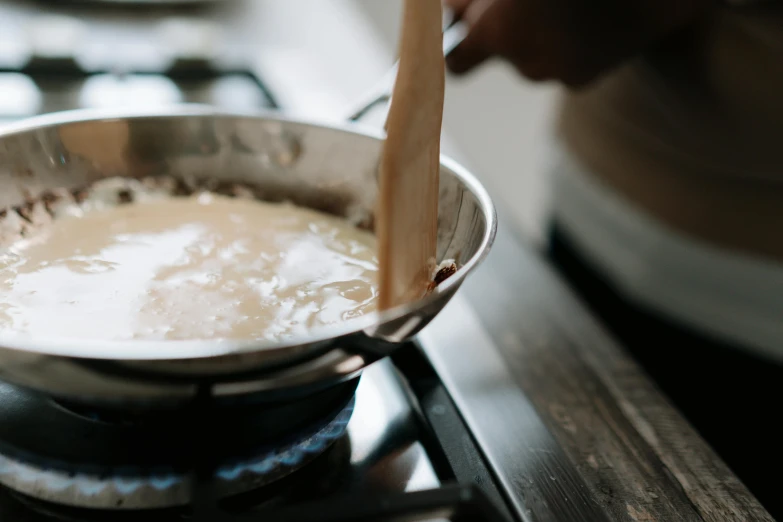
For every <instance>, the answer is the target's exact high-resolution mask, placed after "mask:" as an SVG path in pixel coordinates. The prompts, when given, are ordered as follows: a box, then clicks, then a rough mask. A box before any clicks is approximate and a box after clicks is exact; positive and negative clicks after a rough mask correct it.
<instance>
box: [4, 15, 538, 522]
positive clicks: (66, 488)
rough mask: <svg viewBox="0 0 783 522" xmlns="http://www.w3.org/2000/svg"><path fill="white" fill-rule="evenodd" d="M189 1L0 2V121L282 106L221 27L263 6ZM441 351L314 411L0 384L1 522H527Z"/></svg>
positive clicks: (377, 368)
mask: <svg viewBox="0 0 783 522" xmlns="http://www.w3.org/2000/svg"><path fill="white" fill-rule="evenodd" d="M123 3H124V2H106V4H123ZM161 3H162V4H171V3H170V2H161ZM128 4H138V3H136V2H128ZM147 4H149V3H147ZM194 4H199V5H197V6H196V5H194V6H187V7H185V6H182V7H172V6H171V5H168V6H165V7H160V8H154V7H150V6H147V7H146V8H144V9H139V8H138V7H137V6H134V5H122V6H118V5H106V6H102V7H97V6H96V4H95V3H93V2H44V1H41V2H23V1H7V2H2V3H0V92H1V93H2V94H3V96H0V125H2V123H3V122H4V121H13V120H16V119H19V118H24V117H27V116H32V115H35V114H40V113H46V112H52V111H59V110H68V109H75V108H89V107H107V106H113V107H117V106H123V107H129V106H134V105H142V106H151V105H154V104H171V103H202V104H210V105H215V106H218V107H221V108H229V109H232V110H239V111H242V110H247V111H257V110H259V109H273V110H274V109H280V108H282V109H288V107H281V105H282V104H281V103H279V101H278V96H277V95H276V94H278V93H279V91H278V92H276V91H275V89H274V88H272V87H270V86H269V84H268V82H267V81H266V80H265V75H264V72H262V71H259V68H258V67H257V64H256V62H255V61H254V60H253V59H252V56H250V55H249V54H248V52H247V49H246V48H244V47H243V45H242V43H241V41H240V40H241V37H240V36H238V35H237V34H234V32H233V31H231V30H230V25H229V24H228V22H227V21H230V20H235V21H236V20H241V19H242V18H243V12H244V11H243V9H245V8H246V7H247V6H248V5H251V4H255V2H241V1H236V2H212V3H210V2H194ZM201 4H203V5H201ZM243 5H244V6H245V7H243ZM245 27H247V26H246V25H245ZM245 34H246V33H245ZM270 72H274V71H270ZM479 341H481V342H484V341H485V340H484V339H479ZM451 342H452V341H447V342H441V343H438V344H439V346H445V345H446V344H450V343H451ZM430 356H432V353H429V355H428V354H427V351H426V350H424V349H423V348H422V346H420V345H419V344H416V343H411V344H410V345H408V346H406V347H404V348H403V349H401V350H399V352H397V353H396V354H395V356H394V357H393V358H391V359H387V360H384V361H382V362H380V363H377V364H376V365H374V366H372V367H370V368H369V369H367V370H365V371H364V372H363V374H362V375H361V377H360V378H357V379H356V380H354V381H350V382H348V383H345V384H344V385H341V386H339V387H336V388H334V389H331V390H329V391H328V392H324V393H323V394H319V395H318V396H317V397H318V398H317V400H315V401H313V400H312V399H309V398H308V400H306V401H299V402H297V401H295V400H294V401H289V402H286V403H274V404H270V403H268V402H258V401H254V400H253V399H252V397H251V398H248V399H247V400H245V401H242V402H239V403H230V404H225V403H223V402H220V401H219V400H218V399H216V398H214V397H212V396H211V394H210V390H209V388H208V387H205V389H204V390H203V393H201V394H199V396H198V397H197V399H196V400H195V401H194V402H193V403H192V404H190V405H188V407H182V408H180V409H177V410H164V411H160V410H150V411H146V410H141V411H139V410H138V409H133V410H131V409H127V408H124V407H123V406H122V405H114V406H113V407H111V408H104V407H102V408H97V409H96V408H92V407H89V406H86V405H85V404H88V403H79V402H77V403H71V402H64V401H61V400H58V399H55V398H52V397H46V396H42V395H37V394H35V393H33V392H30V391H28V390H24V389H19V388H16V387H14V386H11V385H8V384H3V383H0V484H1V485H2V486H0V520H3V521H6V520H8V521H14V522H48V521H55V520H65V521H73V522H82V521H100V522H104V521H112V522H114V521H129V522H133V521H136V520H143V521H145V522H150V521H161V522H164V521H182V520H193V521H196V522H221V521H225V522H231V521H237V522H238V521H242V522H257V521H260V520H264V521H276V520H280V521H311V520H312V521H316V520H319V521H321V520H323V521H338V520H340V521H342V520H350V521H357V522H358V521H364V520H367V521H370V520H372V521H378V520H388V521H396V520H406V521H407V520H471V521H492V522H496V521H507V520H508V521H510V520H520V519H521V517H522V515H521V513H524V512H525V508H524V507H523V506H522V503H521V499H519V498H510V497H509V491H510V490H509V485H508V483H507V480H506V478H505V477H504V475H503V473H502V470H500V469H499V466H497V465H496V464H497V463H495V464H492V462H493V459H496V458H497V455H494V454H493V453H492V451H488V448H487V447H486V446H485V445H482V443H481V442H480V440H481V436H482V433H481V430H477V429H476V428H477V427H476V426H475V425H473V426H469V421H470V414H469V412H468V408H467V407H466V406H465V405H462V406H460V407H458V406H457V405H456V402H455V400H454V399H452V396H451V395H450V391H447V387H446V386H447V384H446V381H447V379H444V378H443V377H444V375H445V372H444V371H443V370H438V371H436V370H435V369H434V368H433V366H432V365H431V363H430ZM531 426H532V425H531ZM533 428H535V426H533ZM531 429H532V428H531Z"/></svg>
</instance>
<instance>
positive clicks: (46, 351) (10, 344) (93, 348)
mask: <svg viewBox="0 0 783 522" xmlns="http://www.w3.org/2000/svg"><path fill="white" fill-rule="evenodd" d="M187 117H219V118H243V119H253V120H266V121H270V122H279V123H284V124H292V125H302V126H310V127H316V128H320V129H324V130H334V131H338V132H343V133H347V134H352V135H358V136H363V137H366V138H371V139H375V140H382V139H383V138H384V133H383V131H381V130H378V129H376V128H373V127H369V126H367V125H363V124H360V123H351V122H348V123H345V122H331V121H319V120H315V119H314V120H307V119H303V118H297V117H291V116H288V115H285V114H283V113H281V112H279V111H274V110H259V111H242V112H237V111H231V110H223V109H218V108H214V107H211V106H205V105H186V104H183V105H177V106H170V107H156V108H151V109H77V110H71V111H61V112H56V113H49V114H45V115H41V116H35V117H31V118H28V119H25V120H21V121H17V122H14V123H11V124H8V125H4V126H3V128H2V129H0V140H3V139H7V138H10V137H13V136H16V135H21V134H24V133H28V132H34V131H39V130H45V129H47V128H52V127H57V126H61V125H67V124H73V123H83V122H90V121H112V120H133V119H150V118H153V119H154V118H187ZM440 168H441V171H443V170H444V169H445V170H446V171H447V172H449V174H451V175H453V176H455V177H456V178H457V179H458V180H459V181H460V182H461V183H462V184H463V185H464V186H465V188H466V189H467V190H468V191H469V192H471V194H472V195H473V196H474V197H475V198H476V201H477V203H478V206H479V208H480V209H481V211H482V213H483V214H484V217H485V219H486V221H487V223H486V228H485V230H484V234H483V236H482V238H481V242H480V244H479V246H478V249H477V251H476V253H475V254H474V255H473V256H471V258H470V259H468V260H467V261H466V262H465V263H463V264H462V266H460V267H459V268H458V270H457V272H456V273H455V274H454V275H453V276H451V277H450V278H448V279H446V280H445V281H443V282H442V283H441V284H440V285H438V287H436V289H435V290H434V291H433V292H432V293H431V294H429V295H428V296H426V297H425V298H423V299H420V300H418V301H416V302H414V303H411V304H408V305H403V306H398V307H395V308H392V309H390V310H386V311H383V312H373V313H371V314H367V315H365V316H362V317H359V318H355V319H351V320H348V321H345V322H344V323H341V324H340V325H339V326H330V327H324V328H319V329H318V330H314V331H313V332H312V335H306V336H296V337H291V338H289V339H286V340H284V341H282V342H281V341H275V342H272V341H264V340H251V339H248V340H93V339H86V340H85V339H78V338H63V337H48V336H46V335H42V334H35V335H30V334H22V333H18V332H11V331H6V332H2V331H0V349H5V350H14V351H18V352H23V353H29V354H37V355H50V356H60V357H68V358H73V359H87V360H109V361H127V362H146V361H183V360H205V359H215V358H222V357H226V356H229V357H235V356H242V355H250V354H255V353H260V352H263V354H264V355H268V356H271V357H274V356H275V354H282V353H286V352H291V351H299V350H301V349H302V348H303V347H305V346H314V345H319V346H322V345H323V343H327V342H330V341H335V340H338V339H341V338H345V337H348V336H351V335H356V334H360V333H362V332H365V333H367V330H368V329H371V328H375V327H378V326H381V325H383V324H386V323H388V322H391V321H395V320H399V319H401V318H403V317H405V316H406V315H411V314H412V313H413V312H415V311H416V310H419V309H422V308H425V307H427V306H428V305H430V304H431V303H433V302H434V301H436V300H438V299H439V297H441V296H442V295H443V294H447V293H448V292H450V291H453V290H455V289H456V288H457V287H458V286H459V285H460V284H461V283H462V281H463V280H464V279H465V277H466V276H467V275H468V274H470V273H471V272H472V271H473V270H474V269H475V268H476V267H477V266H478V265H479V264H480V263H481V262H482V261H483V260H484V258H485V257H486V256H487V255H488V253H489V250H490V249H491V247H492V244H493V243H494V240H495V235H496V232H497V213H496V209H495V205H494V203H493V202H492V199H491V197H490V195H489V193H488V191H487V190H486V188H485V187H484V186H483V185H482V184H481V183H480V182H479V180H478V179H477V178H476V177H475V176H474V175H473V174H471V173H470V172H469V171H468V170H467V169H466V168H464V167H462V166H461V165H460V164H459V163H457V162H456V161H455V160H453V159H451V158H449V157H447V156H445V155H441V162H440ZM322 330H324V331H322ZM368 335H369V336H370V337H372V335H371V334H368ZM297 349H298V350H297Z"/></svg>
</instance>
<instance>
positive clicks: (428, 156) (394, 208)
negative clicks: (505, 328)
mask: <svg viewBox="0 0 783 522" xmlns="http://www.w3.org/2000/svg"><path fill="white" fill-rule="evenodd" d="M442 16H443V15H442V8H441V3H440V0H405V4H404V9H403V26H402V39H401V47H400V62H399V68H398V72H397V80H396V82H395V86H394V90H393V93H392V101H391V106H390V108H389V115H388V118H387V121H386V131H387V135H386V141H385V143H384V147H383V152H382V155H381V164H380V193H379V197H378V208H377V213H376V235H377V236H378V261H379V284H378V286H379V288H378V306H379V308H380V309H388V308H391V307H393V306H397V305H401V304H405V303H408V302H411V301H413V300H416V299H418V298H420V297H421V295H422V294H423V293H424V292H425V291H426V290H427V286H428V285H429V282H430V278H431V272H432V268H433V267H434V261H435V250H436V241H437V232H438V230H437V226H438V178H439V167H440V133H441V124H442V121H443V102H444V96H445V94H444V91H445V82H446V80H445V59H444V57H443V49H442V45H443V36H442V29H441V28H442Z"/></svg>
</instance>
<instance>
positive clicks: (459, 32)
mask: <svg viewBox="0 0 783 522" xmlns="http://www.w3.org/2000/svg"><path fill="white" fill-rule="evenodd" d="M467 34H468V27H467V25H466V24H465V22H462V21H460V20H457V19H456V18H455V17H454V16H453V13H452V12H451V11H450V10H448V9H444V31H443V54H444V55H445V56H448V55H449V54H450V53H451V51H453V50H454V49H455V48H456V47H457V46H458V45H459V44H460V42H462V40H464V39H465V36H466V35H467ZM398 65H399V61H397V62H395V64H394V65H393V66H392V68H391V69H390V70H389V72H387V73H386V74H385V75H384V76H383V77H382V78H381V79H380V80H379V81H378V82H377V83H376V84H375V85H374V86H373V87H372V88H371V89H370V90H369V91H368V92H367V93H366V94H365V95H364V96H363V97H362V98H361V99H360V100H359V102H358V103H356V104H354V105H353V106H352V108H351V109H349V110H348V111H346V113H347V114H348V116H347V117H346V119H347V120H348V121H353V122H358V121H359V120H361V119H362V118H364V117H365V116H366V115H367V114H368V113H370V111H372V110H373V109H375V108H376V107H378V106H379V105H381V104H386V105H387V108H388V102H389V101H390V100H391V96H392V90H393V89H394V80H395V79H396V78H397V67H398ZM384 120H385V117H384Z"/></svg>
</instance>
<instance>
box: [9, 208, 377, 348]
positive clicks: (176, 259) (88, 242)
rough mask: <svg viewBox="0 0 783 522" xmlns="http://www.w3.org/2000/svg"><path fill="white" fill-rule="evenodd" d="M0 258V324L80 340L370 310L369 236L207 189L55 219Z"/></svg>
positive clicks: (220, 332)
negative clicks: (81, 215) (49, 225)
mask: <svg viewBox="0 0 783 522" xmlns="http://www.w3.org/2000/svg"><path fill="white" fill-rule="evenodd" d="M12 250H13V251H12V252H8V253H6V254H5V255H2V256H0V330H12V331H16V332H24V333H36V334H42V335H46V336H63V337H71V338H81V339H103V340H124V339H144V340H153V339H155V340H159V339H267V340H278V339H281V338H285V337H289V336H291V335H305V334H307V333H308V332H310V331H312V330H313V329H316V328H318V327H322V326H327V325H330V324H335V323H339V322H342V321H345V320H347V319H351V318H354V317H358V316H361V315H363V314H366V313H368V312H371V311H374V310H375V299H376V294H377V287H376V275H377V258H376V249H375V238H374V236H373V235H372V234H371V233H369V232H365V231H361V230H359V229H356V228H355V227H353V226H352V225H351V224H350V223H348V222H347V221H345V220H342V219H339V218H335V217H332V216H328V215H325V214H321V213H318V212H314V211H312V210H308V209H304V208H301V207H295V206H292V205H281V204H272V203H262V202H259V201H254V200H243V199H230V198H226V197H222V196H216V195H211V194H202V195H200V196H198V197H196V196H194V197H189V198H171V199H166V200H163V201H157V202H150V203H138V204H128V205H123V206H119V207H116V208H111V209H107V210H96V211H92V212H87V213H85V214H84V216H83V217H68V218H62V219H56V220H54V222H53V223H52V225H51V227H50V229H49V230H48V231H46V232H45V233H43V234H42V235H41V236H40V237H37V238H36V239H35V240H32V241H28V242H27V244H19V245H17V246H16V247H15V248H13V249H12Z"/></svg>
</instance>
